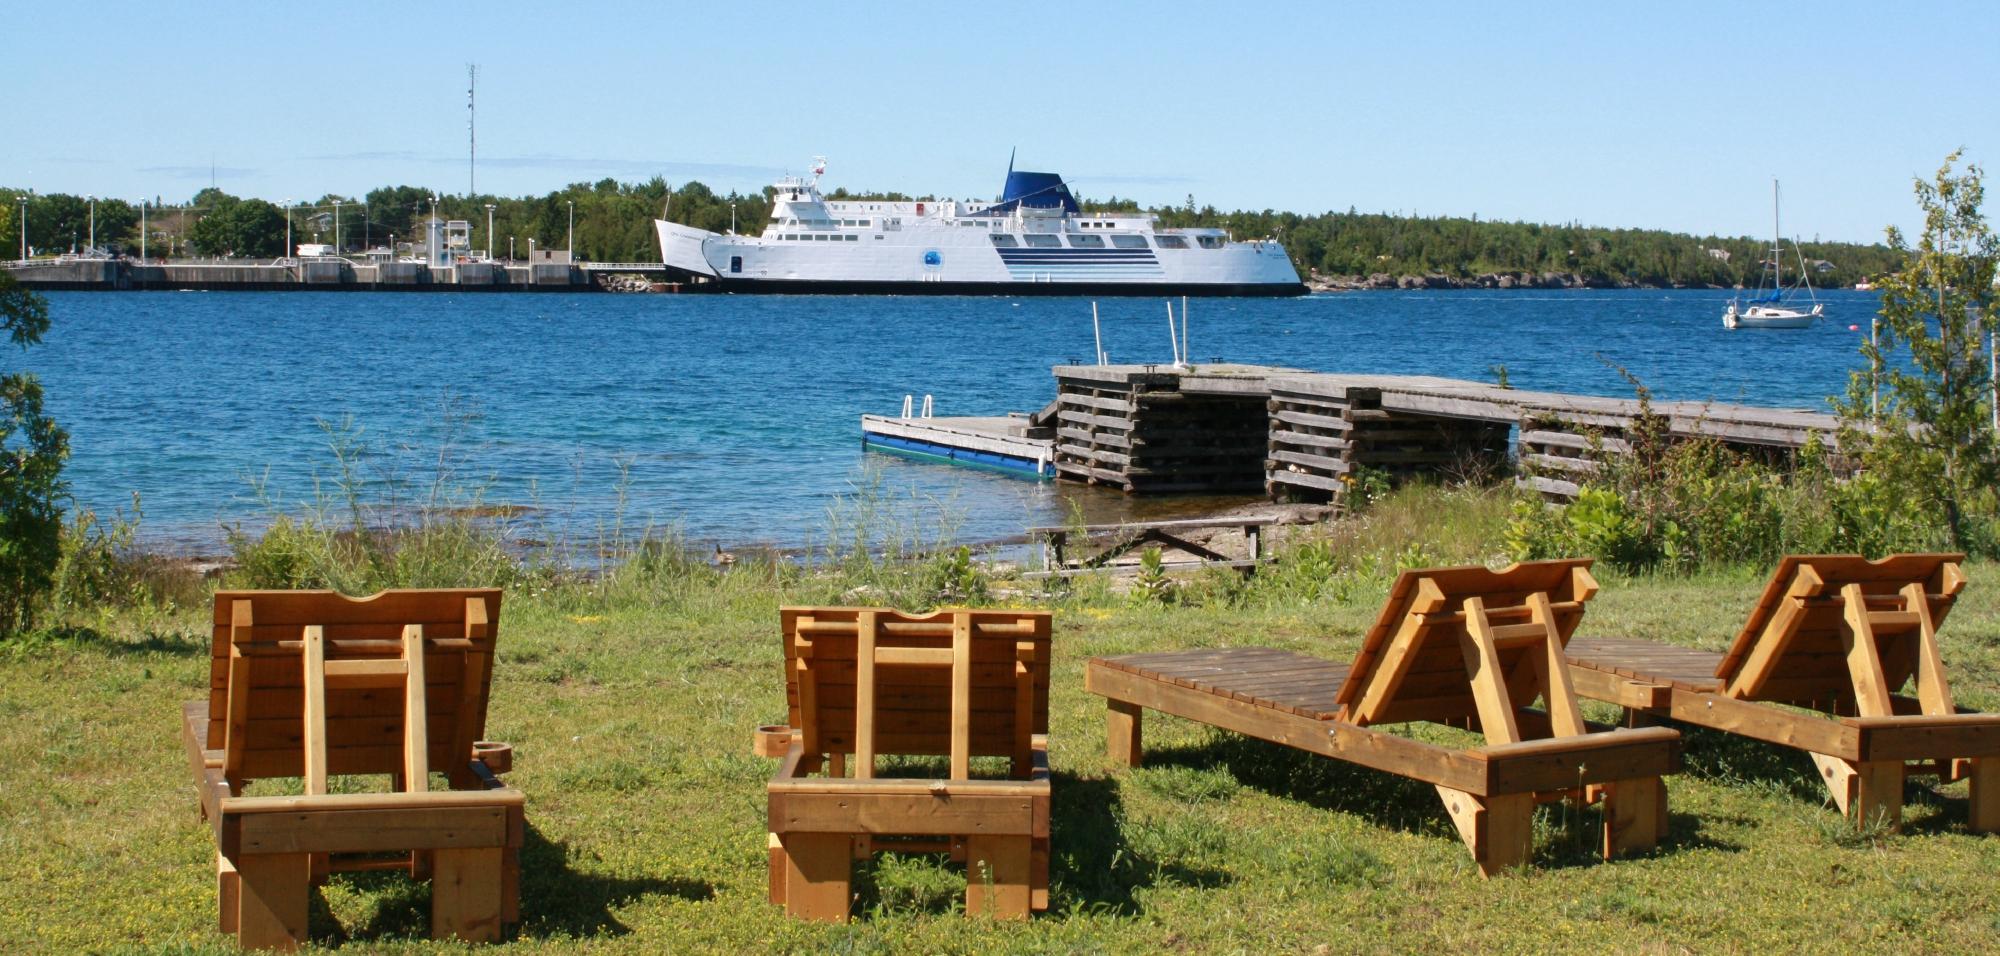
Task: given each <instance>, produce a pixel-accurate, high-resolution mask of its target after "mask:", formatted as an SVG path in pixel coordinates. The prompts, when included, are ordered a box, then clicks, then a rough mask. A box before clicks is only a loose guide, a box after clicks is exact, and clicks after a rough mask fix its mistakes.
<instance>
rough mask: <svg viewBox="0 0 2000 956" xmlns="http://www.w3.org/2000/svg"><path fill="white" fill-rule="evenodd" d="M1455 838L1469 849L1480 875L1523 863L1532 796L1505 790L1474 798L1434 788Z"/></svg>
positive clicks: (1532, 822)
mask: <svg viewBox="0 0 2000 956" xmlns="http://www.w3.org/2000/svg"><path fill="white" fill-rule="evenodd" d="M1437 791H1438V796H1440V797H1443V798H1444V808H1445V810H1446V812H1448V813H1450V814H1451V822H1452V823H1453V825H1455V826H1457V827H1458V835H1459V838H1460V839H1462V840H1464V841H1465V846H1466V848H1467V849H1469V850H1471V851H1472V859H1473V862H1475V863H1478V864H1479V873H1480V875H1481V876H1492V875H1493V874H1495V873H1498V872H1500V871H1502V870H1505V869H1508V868H1510V867H1517V866H1523V865H1526V864H1527V862H1528V855H1529V854H1528V851H1529V845H1530V843H1531V841H1532V840H1533V839H1534V834H1535V795H1534V794H1532V793H1508V794H1499V795H1496V796H1488V797H1478V796H1474V795H1472V794H1470V793H1466V792H1465V791H1463V790H1453V789H1452V788H1450V787H1438V788H1437Z"/></svg>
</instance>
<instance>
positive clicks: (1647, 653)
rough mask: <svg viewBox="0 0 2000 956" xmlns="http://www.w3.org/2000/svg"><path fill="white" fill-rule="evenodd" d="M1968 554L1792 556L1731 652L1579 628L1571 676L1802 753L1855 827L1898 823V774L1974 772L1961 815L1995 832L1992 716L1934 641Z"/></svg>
mask: <svg viewBox="0 0 2000 956" xmlns="http://www.w3.org/2000/svg"><path fill="white" fill-rule="evenodd" d="M1963 558H1964V556H1963V555H1957V554H1899V555H1892V556H1890V557H1887V558H1883V559H1882V560H1880V561H1869V560H1867V559H1865V558H1863V557H1861V556H1859V555H1817V556H1803V557H1788V558H1786V559H1784V560H1783V561H1782V562H1780V563H1779V565H1778V568H1777V570H1776V571H1775V572H1773V574H1772V575H1771V580H1770V582H1769V583H1768V584H1766V585H1765V588H1764V593H1763V595H1762V597H1761V598H1760V599H1759V601H1758V603H1757V606H1756V607H1755V608H1754V609H1753V610H1752V611H1751V613H1750V617H1749V620H1748V621H1747V622H1746V623H1745V624H1744V626H1743V629H1742V630H1741V631H1740V632H1738V634H1737V635H1736V640H1735V641H1734V643H1733V644H1732V645H1731V646H1730V648H1729V651H1728V653H1725V654H1717V653H1713V652H1705V651H1698V650H1693V649H1690V648H1684V647H1675V646H1671V645H1665V644H1659V643H1655V642H1652V641H1642V640H1632V639H1623V638H1579V639H1577V640H1575V641H1572V642H1571V643H1570V646H1569V650H1568V660H1569V665H1570V675H1571V679H1572V680H1573V681H1574V682H1575V684H1576V688H1577V691H1578V693H1581V694H1583V695H1585V696H1587V697H1592V698H1595V699H1598V700H1604V701H1609V702H1611V703H1615V704H1619V705H1622V706H1624V707H1626V708H1627V709H1628V710H1630V711H1633V712H1635V713H1644V714H1648V715H1651V716H1654V717H1668V718H1672V719H1674V720H1679V721H1683V722H1686V723H1690V724H1695V725H1698V726H1702V727H1709V728H1712V729H1716V730H1722V731H1727V732H1729V733H1733V734H1740V735H1742V736H1745V737H1751V738H1754V739H1757V740H1762V741H1765V742H1768V743H1774V744H1779V745H1782V746H1787V747H1795V748H1798V749H1801V750H1804V751H1806V752H1807V753H1808V754H1810V755H1811V756H1812V759H1813V762H1814V764H1815V765H1817V767H1818V768H1819V771H1820V777H1821V779H1822V781H1823V782H1824V783H1825V784H1826V785H1827V789H1828V790H1829V791H1830V792H1831V793H1832V795H1833V800H1834V803H1835V805H1837V806H1838V807H1839V808H1840V810H1841V812H1842V813H1844V814H1847V815H1848V816H1850V817H1852V818H1854V819H1855V821H1856V822H1857V823H1884V824H1887V825H1889V826H1895V825H1898V824H1899V823H1900V821H1901V818H1902V806H1903V783H1904V780H1905V778H1906V777H1908V776H1910V775H1914V774H1924V775H1935V776H1937V777H1939V778H1940V779H1941V780H1944V781H1947V782H1948V781H1953V780H1961V779H1969V780H1970V788H1971V806H1970V809H1969V812H1968V825H1969V826H1970V828H1971V829H1973V830H1975V831H1980V832H1993V831H1995V830H2000V714H1982V713H1976V712H1972V711H1968V710H1965V709H1964V708H1960V707H1958V706H1957V705H1956V703H1955V702H1954V701H1953V700H1952V695H1951V686H1950V683H1949V682H1948V681H1947V679H1946V677H1945V670H1944V660H1943V658H1942V656H1941V655H1940V654H1939V651H1938V642H1937V631H1938V628H1939V627H1942V626H1943V624H1944V619H1945V616H1946V615H1947V614H1949V613H1950V612H1951V607H1952V604H1953V603H1954V602H1955V601H1956V600H1957V596H1958V594H1959V592H1960V591H1962V590H1963V589H1964V588H1965V584H1966V577H1965V573H1964V571H1963V569H1962V568H1961V566H1960V562H1961V561H1962V560H1963ZM1906 685H1908V686H1909V689H1910V691H1911V693H1910V694H1909V695H1904V694H1902V693H1900V691H1902V690H1903V689H1904V688H1905V686H1906Z"/></svg>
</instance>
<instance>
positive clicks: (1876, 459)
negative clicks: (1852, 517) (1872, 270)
mask: <svg viewBox="0 0 2000 956" xmlns="http://www.w3.org/2000/svg"><path fill="white" fill-rule="evenodd" d="M1959 157H1960V154H1959V153H1958V152H1954V153H1952V154H1951V155H1950V156H1948V157H1946V158H1945V162H1944V165H1943V166H1942V167H1940V168H1939V169H1938V171H1937V175H1936V177H1935V178H1934V179H1933V180H1932V181H1929V182H1926V181H1924V180H1922V179H1919V180H1917V181H1916V194H1917V205H1918V207H1919V208H1921V209H1922V210H1923V213H1924V228H1923V232H1922V233H1921V234H1920V235H1919V236H1918V237H1917V240H1916V243H1915V245H1911V244H1910V243H1909V242H1908V241H1907V239H1906V238H1905V237H1904V236H1903V234H1902V232H1901V231H1900V230H1898V229H1896V227H1894V226H1891V227H1889V230H1888V241H1889V247H1890V248H1891V249H1894V250H1895V251H1896V252H1898V253H1899V254H1901V255H1902V256H1903V267H1902V269H1900V270H1898V271H1896V272H1894V273H1892V274H1890V275H1887V276H1885V277H1883V279H1882V280H1881V282H1880V283H1879V288H1880V289H1881V290H1882V310H1881V313H1880V315H1879V317H1878V319H1877V320H1876V334H1875V335H1874V336H1873V338H1874V341H1872V342H1869V343H1864V344H1863V345H1862V346H1861V353H1862V355H1863V357H1864V358H1865V359H1866V360H1867V364H1866V367H1865V368H1863V369H1861V370H1860V371H1857V372H1856V373H1855V374H1854V376H1853V378H1852V379H1851V381H1850V383H1849V386H1848V394H1847V399H1846V401H1845V402H1844V403H1843V404H1842V412H1843V417H1844V418H1846V419H1847V420H1849V421H1850V422H1853V423H1854V427H1850V428H1848V429H1847V433H1846V434H1844V435H1843V438H1842V442H1843V445H1847V443H1848V442H1853V443H1854V444H1853V445H1851V446H1848V447H1850V448H1859V449H1860V450H1861V452H1862V464H1863V466H1864V467H1865V468H1867V469H1869V470H1871V471H1874V472H1877V473H1878V474H1880V475H1881V476H1883V477H1884V478H1885V479H1886V480H1887V481H1888V482H1889V484H1891V485H1893V486H1895V487H1898V488H1901V489H1903V490H1904V492H1905V493H1906V494H1909V495H1912V496H1913V497H1914V498H1915V499H1916V503H1918V504H1920V505H1923V506H1927V507H1928V508H1929V509H1931V510H1932V513H1933V514H1934V515H1936V516H1938V517H1941V518H1942V519H1943V523H1944V525H1945V527H1946V528H1947V529H1948V530H1949V531H1950V534H1951V541H1952V544H1953V546H1954V547H1960V548H1963V547H1966V546H1967V544H1968V530H1969V529H1968V527H1967V523H1966V520H1965V519H1966V512H1967V509H1968V507H1969V506H1973V505H1977V504H1982V503H1983V504H1985V505H1988V506H1990V505H1991V504H1992V495H1993V485H1994V482H1995V480H1996V479H2000V460H1996V457H1995V436H1994V434H1993V430H1992V427H1991V425H1990V415H1991V414H1992V409H1991V407H1990V404H1989V403H1990V401H1991V392H1990V389H1991V388H1992V371H1991V365H1990V364H1989V363H1990V362H1991V357H1990V355H1989V354H1988V352H1987V341H1986V339H1985V337H1984V336H1983V335H1982V334H1981V333H1982V332H1986V331H1990V330H1991V329H1993V328H1994V327H1995V325H1996V324H2000V311H1996V308H1995V306H1996V302H1995V297H1994V289H1993V278H1994V262H1995V258H1996V256H2000V239H1996V238H1995V236H1994V235H1993V232H1992V230H1990V229H1989V228H1988V227H1987V224H1986V217H1985V216H1984V214H1982V213H1981V211H1980V204H1981V202H1982V201H1983V200H1984V199H1985V192H1986V191H1985V186H1984V185H1983V183H1982V171H1981V169H1980V168H1979V167H1978V166H1976V165H1970V164H1968V165H1967V166H1965V167H1964V169H1963V170H1958V171H1954V167H1955V166H1957V165H1958V161H1959ZM1862 423H1869V424H1872V425H1873V428H1872V429H1868V428H1864V427H1860V426H1861V424H1862ZM1988 543H1989V544H1990V542H1988Z"/></svg>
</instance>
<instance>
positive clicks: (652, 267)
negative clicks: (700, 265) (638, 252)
mask: <svg viewBox="0 0 2000 956" xmlns="http://www.w3.org/2000/svg"><path fill="white" fill-rule="evenodd" d="M577 266H578V267H580V268H584V269H589V270H591V271H593V272H665V271H667V266H666V263H663V262H579V263H577Z"/></svg>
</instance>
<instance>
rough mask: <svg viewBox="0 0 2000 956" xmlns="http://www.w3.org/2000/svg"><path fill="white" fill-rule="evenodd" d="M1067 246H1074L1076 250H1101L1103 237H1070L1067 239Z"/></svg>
mask: <svg viewBox="0 0 2000 956" xmlns="http://www.w3.org/2000/svg"><path fill="white" fill-rule="evenodd" d="M1069 244H1070V245H1072V246H1075V247H1076V248H1078V249H1102V248H1104V237H1103V236H1071V237H1069Z"/></svg>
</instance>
